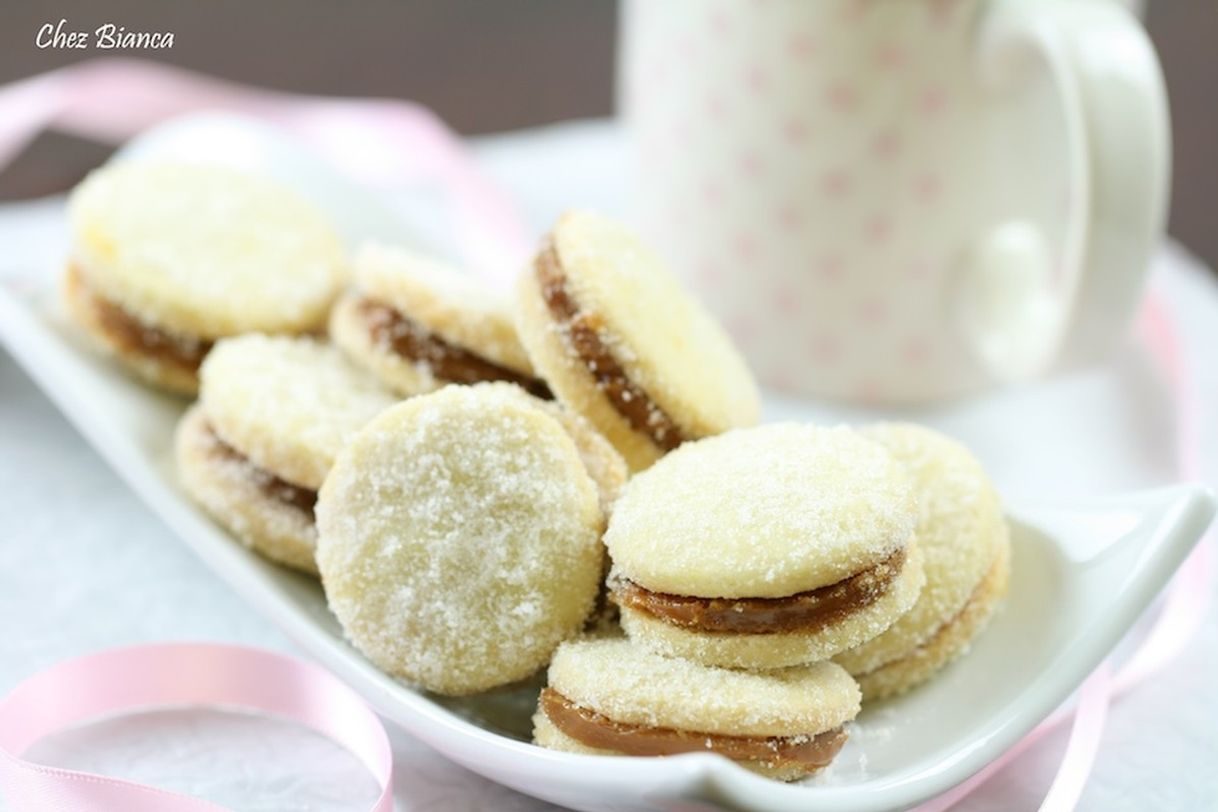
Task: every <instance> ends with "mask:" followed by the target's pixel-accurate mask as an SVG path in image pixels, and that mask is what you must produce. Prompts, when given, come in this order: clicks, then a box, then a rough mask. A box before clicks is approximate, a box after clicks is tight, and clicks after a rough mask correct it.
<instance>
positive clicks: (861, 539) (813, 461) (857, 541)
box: [605, 424, 917, 598]
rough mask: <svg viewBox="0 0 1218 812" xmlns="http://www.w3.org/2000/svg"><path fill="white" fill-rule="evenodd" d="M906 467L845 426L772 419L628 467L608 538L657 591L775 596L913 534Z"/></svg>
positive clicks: (819, 580)
mask: <svg viewBox="0 0 1218 812" xmlns="http://www.w3.org/2000/svg"><path fill="white" fill-rule="evenodd" d="M916 511H917V503H916V501H915V499H914V495H913V490H912V487H911V484H910V481H909V478H908V476H907V474H906V473H905V471H904V470H903V468H902V467H901V466H900V465H899V464H898V463H897V462H896V460H894V459H893V458H892V455H891V454H889V453H888V452H887V451H886V450H885V449H884V448H883V447H881V446H880V445H878V444H877V443H874V442H872V441H870V440H867V439H864V438H863V437H861V436H860V435H859V434H858V433H857V432H855V431H853V430H852V429H848V428H845V427H838V428H822V427H815V426H805V425H796V424H770V425H765V426H760V427H757V428H753V429H747V430H740V431H734V432H731V433H729V434H725V435H722V436H720V437H712V438H709V439H706V440H702V441H699V442H697V443H691V444H689V445H687V446H683V447H682V448H680V449H678V450H677V451H675V452H673V453H672V454H670V455H668V456H667V457H665V458H664V460H663V461H662V463H659V464H657V465H655V466H653V467H652V468H651V469H649V470H647V471H644V472H643V473H640V474H638V475H636V476H635V477H634V478H633V479H632V480H631V481H630V484H629V485H628V486H627V487H626V491H625V493H624V494H623V495H622V498H621V500H619V502H618V506H617V510H615V511H614V516H613V521H612V522H611V524H610V526H609V530H608V532H607V533H606V534H605V543H606V544H607V545H608V547H609V552H610V554H611V555H612V556H613V561H614V564H615V565H616V566H617V568H618V569H619V570H621V571H622V573H623V574H625V575H626V576H627V577H629V578H630V579H631V580H632V581H634V582H635V583H637V584H639V585H640V586H643V587H645V588H647V589H650V590H652V591H655V592H669V593H674V594H678V595H697V596H700V597H705V598H732V597H740V598H745V597H748V598H765V597H783V596H788V595H792V594H795V593H798V592H804V591H807V590H811V589H816V588H818V587H821V586H825V585H827V584H832V583H835V582H837V581H840V580H842V579H843V578H846V577H848V576H850V575H854V574H855V573H857V572H859V571H861V570H864V569H866V568H868V567H871V566H874V565H876V564H878V563H880V562H881V561H883V560H884V559H886V558H888V557H889V556H890V555H891V554H892V553H893V552H894V551H896V550H899V549H901V548H902V547H903V546H904V545H905V544H906V542H908V541H909V539H910V537H911V536H912V535H913V530H914V524H915V521H916V518H917V513H916Z"/></svg>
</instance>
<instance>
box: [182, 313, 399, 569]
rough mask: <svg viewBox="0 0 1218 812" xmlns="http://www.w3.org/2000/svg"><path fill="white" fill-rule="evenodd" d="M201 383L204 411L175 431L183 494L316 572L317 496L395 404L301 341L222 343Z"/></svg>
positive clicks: (267, 551) (252, 541)
mask: <svg viewBox="0 0 1218 812" xmlns="http://www.w3.org/2000/svg"><path fill="white" fill-rule="evenodd" d="M201 377H202V392H201V398H200V404H199V405H198V406H195V407H193V408H192V409H190V410H189V411H188V412H187V414H186V416H185V417H184V418H183V419H182V422H181V423H180V424H179V426H178V430H177V437H176V449H175V450H176V454H177V463H178V471H179V476H180V477H181V480H182V484H183V486H184V487H185V488H186V490H187V492H188V493H190V495H191V496H192V497H193V498H194V499H195V500H196V501H197V502H198V503H199V504H200V505H202V507H203V508H204V509H206V510H207V512H208V513H210V514H211V515H212V516H213V517H214V518H215V519H216V520H217V521H218V522H219V523H220V524H222V525H224V526H225V527H226V528H228V529H229V530H230V531H231V532H232V533H233V534H234V535H235V536H237V538H238V539H240V540H241V541H243V542H245V543H246V544H248V545H250V546H251V547H253V548H254V549H255V550H257V551H258V552H260V553H262V554H263V555H265V556H267V557H268V558H271V559H274V560H275V561H279V562H281V563H283V564H287V565H289V566H292V567H295V568H297V569H300V570H304V571H306V572H311V573H316V572H317V564H316V562H315V561H314V551H315V548H316V545H317V529H316V527H315V525H314V522H313V507H314V503H315V502H316V501H317V489H318V488H319V487H321V483H322V480H324V479H325V476H326V473H327V472H328V471H329V469H330V466H331V465H332V464H333V463H334V458H335V457H336V456H337V455H338V451H339V449H340V448H341V447H342V446H343V444H344V443H345V442H346V441H347V440H348V439H349V438H350V437H351V435H353V434H354V433H355V431H356V430H357V429H359V428H360V427H361V426H363V425H364V423H366V422H368V421H369V420H371V419H372V418H373V417H375V416H376V415H377V414H378V413H379V412H381V411H383V410H384V409H385V408H387V407H389V406H390V405H392V404H393V403H394V402H395V398H394V397H393V396H392V395H391V394H389V393H388V392H387V391H385V390H384V389H383V388H382V387H381V386H380V384H379V383H377V381H376V380H375V379H374V378H372V376H371V375H368V374H367V373H366V372H364V371H363V370H360V369H357V368H355V367H353V366H351V365H350V364H348V363H347V361H346V359H345V358H344V357H343V355H342V353H340V352H339V351H338V350H337V349H335V348H334V347H332V346H330V345H328V344H325V343H322V342H321V341H318V340H316V339H312V338H304V337H301V338H289V337H286V336H278V337H268V336H263V335H258V334H250V335H246V336H241V337H239V338H229V339H224V340H223V341H221V342H220V343H218V344H216V346H215V348H214V349H213V350H212V351H211V352H210V353H209V354H208V356H207V359H206V360H205V361H204V362H203V367H202V369H201Z"/></svg>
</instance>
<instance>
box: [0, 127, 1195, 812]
mask: <svg viewBox="0 0 1218 812" xmlns="http://www.w3.org/2000/svg"><path fill="white" fill-rule="evenodd" d="M476 154H477V157H478V159H479V160H480V161H481V162H482V164H483V166H484V167H485V168H486V169H487V170H488V171H489V172H490V173H491V174H492V175H493V176H495V177H496V178H497V179H499V180H500V181H501V182H502V183H503V184H504V185H505V186H506V187H507V188H509V189H510V190H511V191H512V192H513V193H514V194H515V195H516V197H517V199H518V200H519V201H520V204H521V206H522V208H523V211H524V213H525V215H526V217H527V218H528V220H529V222H530V223H531V224H532V225H533V226H534V227H535V228H536V229H537V230H538V231H539V232H540V231H541V230H542V229H543V228H544V227H545V226H546V224H547V223H548V222H550V221H552V219H553V218H554V217H555V216H556V215H557V213H558V212H559V211H561V210H562V209H563V208H566V207H568V206H573V205H578V206H583V207H591V208H598V209H602V210H604V211H607V212H610V213H619V214H620V213H623V212H625V211H626V210H627V208H628V204H627V195H626V186H625V172H623V171H622V167H623V151H622V148H621V143H620V139H619V137H618V134H617V132H616V131H615V130H614V129H613V128H612V127H611V126H609V125H607V124H605V123H603V122H592V123H576V124H570V125H562V126H559V127H554V128H548V129H545V130H536V131H529V132H525V133H517V134H511V135H505V136H497V137H493V138H485V139H480V140H479V141H477V142H476ZM63 252H64V228H63V220H62V200H60V199H50V200H46V201H38V202H32V203H22V204H9V205H5V206H0V276H3V277H13V276H37V275H40V274H41V275H43V277H44V278H45V276H46V275H47V274H51V273H53V272H54V268H55V267H56V265H57V262H58V259H59V258H60V257H62V256H63ZM1154 286H1155V288H1156V290H1158V291H1159V292H1160V293H1161V295H1163V297H1164V298H1165V300H1166V301H1167V302H1168V303H1169V304H1170V305H1171V307H1172V308H1173V310H1174V312H1175V313H1176V315H1177V318H1178V322H1179V327H1180V330H1181V333H1182V336H1183V338H1184V343H1185V345H1186V347H1187V348H1188V349H1189V355H1190V357H1191V358H1192V360H1193V365H1194V374H1195V376H1196V378H1197V382H1198V389H1199V393H1200V395H1201V397H1202V400H1203V403H1204V404H1206V407H1205V408H1204V409H1203V412H1202V413H1203V414H1210V415H1212V414H1216V413H1218V408H1216V406H1218V364H1216V363H1214V360H1213V358H1214V354H1215V349H1214V348H1216V347H1218V285H1215V283H1214V278H1213V276H1212V275H1210V274H1209V273H1208V272H1206V271H1205V269H1204V268H1202V267H1201V265H1200V264H1199V263H1198V262H1197V261H1196V260H1195V259H1193V258H1191V257H1190V256H1188V255H1187V253H1186V252H1184V251H1183V250H1182V249H1180V248H1179V247H1176V246H1172V245H1169V246H1166V247H1165V248H1164V251H1163V252H1162V253H1161V254H1160V256H1159V258H1158V260H1157V261H1156V268H1155V274H1154ZM831 411H832V410H827V413H829V412H831ZM843 414H844V415H845V416H847V417H854V416H858V415H855V414H851V413H843ZM917 419H921V420H924V421H927V422H930V423H933V424H934V425H937V426H939V427H941V428H944V429H946V430H948V431H951V432H952V433H954V434H956V435H958V436H960V437H962V438H963V439H965V440H966V441H968V442H970V444H972V445H973V447H974V448H975V449H976V450H977V451H978V453H979V454H980V455H981V456H982V458H983V460H984V461H985V462H986V464H987V465H988V466H989V467H990V469H991V471H993V473H994V475H995V478H996V479H997V480H998V482H999V485H1000V487H1002V489H1003V491H1004V493H1005V494H1006V495H1007V497H1008V498H1010V499H1012V500H1027V499H1037V498H1059V499H1068V498H1070V497H1071V496H1083V495H1090V494H1099V493H1105V492H1108V491H1113V490H1120V489H1127V488H1137V487H1144V486H1150V485H1154V484H1159V483H1163V482H1166V481H1169V480H1171V479H1172V478H1173V476H1174V474H1173V468H1172V465H1173V462H1172V459H1171V443H1172V439H1171V437H1172V434H1171V432H1172V411H1171V405H1170V403H1169V402H1168V401H1167V399H1166V397H1165V395H1164V393H1163V392H1162V389H1161V382H1160V381H1159V379H1158V377H1157V374H1156V372H1155V371H1154V370H1153V368H1151V367H1150V365H1149V363H1148V361H1147V360H1146V359H1145V357H1144V355H1143V354H1142V353H1141V352H1140V351H1139V350H1138V349H1137V347H1136V346H1132V345H1131V346H1128V347H1126V348H1124V349H1123V350H1122V351H1121V352H1120V353H1119V354H1118V355H1117V357H1116V358H1114V360H1113V362H1112V363H1110V364H1108V365H1106V366H1105V367H1103V368H1099V369H1095V370H1090V371H1085V372H1080V373H1075V374H1071V375H1068V376H1059V377H1057V378H1055V379H1052V380H1049V381H1046V382H1044V383H1041V384H1037V385H1036V386H1033V387H1030V388H1028V389H1025V390H1023V391H1020V392H1012V393H1004V394H997V395H993V396H989V397H986V398H981V399H978V400H975V401H973V402H970V403H967V404H960V405H956V406H953V407H950V408H945V409H940V410H935V411H932V412H923V413H921V414H919V415H918V416H917ZM1209 424H1210V425H1209V426H1204V427H1203V434H1204V436H1203V437H1202V438H1201V442H1203V443H1204V445H1205V448H1204V449H1203V454H1202V457H1203V459H1204V460H1205V465H1206V472H1205V476H1206V478H1207V479H1208V481H1210V482H1211V483H1213V482H1218V426H1215V425H1214V421H1213V420H1210V421H1209ZM181 640H220V641H229V642H240V643H246V644H253V645H259V646H265V647H268V648H271V649H276V650H281V651H292V650H293V646H292V645H291V644H290V643H289V642H288V641H287V640H286V639H285V638H284V637H283V636H282V635H281V634H280V633H279V632H278V631H277V630H276V629H275V628H273V627H272V626H271V625H270V624H269V623H268V622H267V621H265V620H264V619H262V618H261V617H260V616H258V615H257V614H255V613H254V612H253V610H252V609H251V608H250V607H248V606H247V605H245V604H244V603H243V602H242V601H241V600H240V599H239V598H238V597H237V596H236V595H235V594H233V593H232V591H231V590H229V589H228V587H227V586H226V585H225V584H224V583H222V582H221V581H220V580H218V579H217V578H216V577H215V576H213V575H212V574H211V572H210V571H209V570H207V569H206V568H205V567H204V566H203V565H202V564H201V563H200V562H199V561H198V560H196V559H195V557H194V555H193V554H192V553H191V552H190V551H189V550H187V549H186V547H185V546H184V545H183V544H181V543H180V542H179V541H178V540H177V539H175V538H174V537H173V536H172V534H170V533H169V531H168V530H167V529H166V528H165V527H163V526H162V525H161V524H160V522H159V521H158V520H157V519H156V518H154V517H153V516H152V515H151V513H150V512H149V511H148V510H147V509H145V508H144V506H143V505H141V504H140V503H139V502H138V501H137V500H136V499H135V497H134V496H133V495H132V494H131V493H130V492H128V490H127V488H126V487H125V486H124V485H123V484H122V483H121V482H120V481H119V480H118V478H117V477H116V476H115V475H114V474H112V473H111V472H110V470H109V469H108V468H107V467H106V465H105V464H104V463H103V462H102V461H101V459H100V458H99V457H98V456H97V455H96V454H95V453H94V452H93V451H92V450H91V449H90V448H89V446H88V445H86V443H85V442H84V440H83V439H81V437H79V436H78V435H77V434H76V432H75V431H74V430H73V429H72V428H71V427H70V426H69V425H68V423H67V422H66V421H65V420H64V419H63V418H62V417H60V416H59V414H58V413H57V412H56V411H55V409H54V407H52V405H51V404H50V403H49V402H48V401H47V399H46V398H45V397H43V396H42V394H41V393H40V392H39V391H38V389H37V388H36V387H35V386H34V384H33V383H32V382H31V381H30V379H29V378H28V377H26V375H25V374H24V373H23V372H22V371H21V370H20V369H19V368H18V367H17V366H16V364H15V363H14V362H13V360H12V359H11V358H10V357H9V356H8V355H7V354H6V353H5V352H3V351H2V350H0V694H3V693H4V692H6V691H7V690H8V689H9V688H11V687H12V686H13V685H15V684H16V683H17V682H18V681H19V680H21V679H22V678H23V677H25V676H27V675H29V674H31V673H33V672H35V671H37V670H39V669H41V668H44V667H46V666H49V665H51V664H52V663H55V662H57V661H59V660H62V659H64V658H67V657H71V656H73V655H77V654H82V653H86V652H90V651H94V650H97V649H100V648H105V647H110V646H115V645H122V644H130V643H138V642H150V641H181ZM391 736H392V737H393V740H394V750H395V754H396V766H395V781H396V787H397V792H396V797H397V802H398V808H399V809H401V810H466V809H468V810H481V809H496V810H535V809H545V808H553V807H548V805H546V804H544V803H542V802H540V801H535V800H533V799H530V798H526V797H524V796H522V795H518V794H516V793H514V792H512V791H510V790H507V789H503V788H501V787H498V786H496V785H494V784H491V783H489V782H487V781H486V780H484V779H482V778H479V777H478V776H476V775H474V774H472V773H469V772H468V771H466V770H464V769H462V768H460V767H457V766H455V765H453V764H451V763H449V762H447V761H445V760H444V759H443V758H441V757H440V756H438V755H435V754H434V753H431V752H430V751H429V750H427V749H426V748H425V747H423V746H422V745H421V744H419V743H418V742H416V741H414V740H412V739H411V738H410V737H408V736H406V735H405V734H402V733H400V732H396V731H391ZM1063 743H1064V736H1063V735H1062V734H1061V733H1060V732H1059V733H1057V734H1054V735H1052V736H1050V737H1048V738H1046V739H1045V740H1044V741H1042V742H1041V743H1039V744H1038V745H1037V746H1036V747H1034V748H1032V749H1031V750H1030V751H1029V752H1028V753H1026V754H1025V755H1024V756H1022V757H1021V758H1020V759H1019V760H1018V761H1017V762H1016V763H1015V764H1013V765H1012V766H1011V767H1009V768H1007V769H1006V770H1004V771H1003V772H1002V773H1000V774H999V775H998V776H996V777H995V778H993V779H992V780H991V781H990V782H989V783H988V784H987V785H986V786H985V787H983V788H982V789H981V790H980V791H978V792H977V793H976V794H975V795H973V796H972V797H971V798H969V799H968V800H967V801H966V802H965V803H963V804H961V805H960V806H959V807H958V808H959V809H961V810H982V809H1031V808H1035V803H1036V801H1037V800H1039V798H1040V796H1041V794H1043V791H1044V788H1045V787H1046V786H1047V782H1048V780H1049V778H1050V777H1051V776H1052V771H1053V768H1054V766H1055V764H1056V760H1057V759H1058V757H1059V755H1060V752H1061V748H1062V746H1063ZM31 755H33V756H35V757H37V758H39V759H41V760H44V761H46V762H50V763H55V764H60V765H63V766H69V767H76V768H81V769H92V770H97V771H102V772H107V773H109V774H111V775H119V776H123V777H129V778H134V779H137V780H144V781H147V782H153V783H157V784H159V785H161V786H165V787H167V788H171V789H178V790H181V791H185V792H191V793H194V794H198V795H201V796H203V797H207V798H210V799H212V800H215V801H217V802H219V803H224V804H228V805H230V806H232V807H234V808H237V809H242V810H287V809H300V810H305V809H309V810H360V809H366V808H367V805H368V803H369V802H370V801H371V799H372V798H373V797H374V794H375V788H374V786H373V783H372V780H371V777H370V776H368V775H367V774H366V773H365V772H364V771H363V769H362V768H361V767H360V766H359V765H358V764H357V763H356V762H355V760H354V759H353V758H352V757H351V756H349V755H348V754H346V753H344V752H343V751H342V750H341V749H339V748H338V747H337V745H334V744H332V743H330V742H328V741H326V740H325V739H323V738H321V737H319V736H317V735H314V734H312V733H309V732H307V731H304V730H303V729H301V728H298V727H296V726H294V725H291V724H287V723H279V722H271V721H268V720H263V719H258V718H252V717H243V716H236V715H229V714H221V713H209V712H200V711H184V710H183V711H165V712H160V713H155V714H145V715H140V716H134V717H123V718H120V719H114V720H109V721H106V722H102V723H99V724H95V725H91V726H88V727H86V728H82V729H80V730H77V731H71V732H68V733H64V734H59V735H56V736H54V737H51V738H49V739H47V740H44V741H43V742H42V743H40V744H39V745H37V746H36V748H35V750H34V751H33V752H32V753H31ZM1216 759H1218V602H1216V603H1215V604H1212V605H1211V606H1210V608H1209V616H1208V618H1207V620H1206V623H1205V624H1204V626H1203V631H1202V632H1201V634H1200V635H1199V636H1198V638H1197V639H1196V640H1195V641H1194V643H1193V645H1192V646H1191V647H1190V648H1189V649H1188V651H1187V652H1186V653H1185V654H1184V655H1183V656H1182V657H1181V658H1180V659H1179V660H1178V661H1176V662H1175V663H1174V664H1173V665H1172V666H1171V667H1170V668H1169V669H1168V670H1167V671H1166V672H1164V673H1161V674H1159V675H1157V676H1156V677H1154V678H1153V679H1152V680H1151V681H1150V682H1149V683H1148V684H1146V685H1144V686H1142V687H1141V688H1139V689H1138V690H1137V691H1136V692H1135V693H1133V694H1131V695H1129V696H1128V697H1125V698H1123V699H1120V700H1119V701H1118V702H1117V703H1116V704H1115V706H1114V707H1113V709H1112V713H1111V716H1110V719H1109V724H1108V728H1107V730H1106V732H1105V736H1104V742H1103V746H1102V749H1101V751H1100V754H1099V763H1098V765H1097V766H1096V769H1095V772H1094V775H1093V777H1092V780H1091V782H1090V784H1089V785H1088V787H1087V789H1086V791H1085V794H1084V796H1083V801H1082V804H1081V807H1080V808H1082V809H1087V810H1105V811H1106V810H1126V809H1128V810H1200V809H1218V771H1216V770H1215V769H1214V766H1213V765H1214V764H1215V763H1216ZM6 808H7V807H5V806H4V805H3V800H2V799H0V809H6Z"/></svg>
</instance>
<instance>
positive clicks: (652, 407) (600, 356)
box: [535, 243, 693, 451]
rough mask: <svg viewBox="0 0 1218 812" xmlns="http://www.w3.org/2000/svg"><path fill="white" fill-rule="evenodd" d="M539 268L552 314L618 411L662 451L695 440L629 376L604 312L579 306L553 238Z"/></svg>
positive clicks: (543, 250)
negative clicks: (608, 339) (609, 339)
mask: <svg viewBox="0 0 1218 812" xmlns="http://www.w3.org/2000/svg"><path fill="white" fill-rule="evenodd" d="M535 269H536V272H537V281H538V283H539V284H540V286H541V295H542V298H543V299H545V303H546V308H547V309H548V310H549V311H550V318H552V319H553V320H554V322H555V323H556V324H557V325H558V328H559V329H560V330H561V331H562V332H563V333H564V334H565V335H566V336H567V338H568V340H569V342H570V347H571V349H573V350H574V351H575V353H576V355H578V356H579V360H580V361H582V362H583V364H584V367H585V368H586V369H587V370H588V372H589V373H590V374H591V375H592V377H593V379H594V380H595V381H596V385H597V388H599V389H600V390H601V391H602V392H604V393H605V397H606V399H608V401H609V403H610V405H611V406H613V409H614V411H616V412H617V413H618V414H620V415H621V416H622V417H623V418H624V419H625V420H626V422H627V423H629V424H630V427H631V428H633V429H634V430H635V431H637V432H639V433H640V434H644V435H646V436H647V437H649V438H651V441H652V442H653V443H655V444H656V446H657V447H659V448H661V449H663V450H664V451H672V450H673V449H674V448H676V447H677V446H679V445H680V444H681V443H683V442H685V441H686V440H689V439H693V438H690V437H687V436H685V435H684V434H683V433H682V431H681V428H680V427H679V426H678V425H677V424H676V422H675V421H674V420H673V419H672V417H671V416H669V415H668V413H667V412H665V411H664V410H663V409H662V408H660V406H659V405H658V404H657V403H656V402H655V401H653V400H652V399H651V398H650V397H649V396H648V394H647V393H646V392H644V391H643V390H642V388H640V387H639V386H638V385H637V384H635V383H634V382H633V381H632V380H630V377H629V376H628V375H627V374H626V370H625V369H623V368H622V365H621V364H620V363H618V360H617V359H616V358H614V357H613V353H612V352H610V350H609V347H608V346H606V345H605V342H604V341H602V340H601V330H602V329H603V326H604V325H603V324H602V321H601V319H600V317H599V316H597V315H596V314H595V313H588V312H585V311H583V310H581V309H580V306H579V303H578V302H576V301H575V299H574V298H573V297H572V296H571V292H570V290H568V288H567V279H566V277H565V276H564V275H563V272H562V265H561V264H560V262H559V259H558V251H557V249H555V248H554V245H553V243H550V244H548V245H546V246H545V247H544V248H542V250H541V253H540V254H538V255H537V261H536V263H535Z"/></svg>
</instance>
